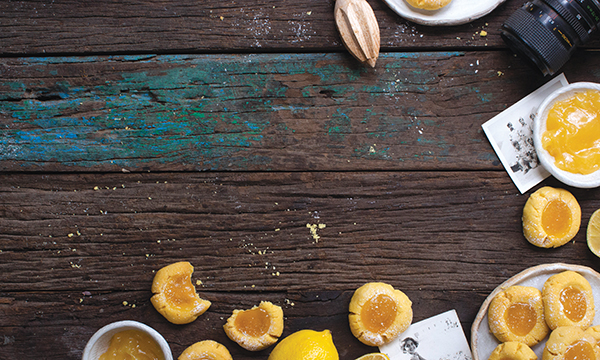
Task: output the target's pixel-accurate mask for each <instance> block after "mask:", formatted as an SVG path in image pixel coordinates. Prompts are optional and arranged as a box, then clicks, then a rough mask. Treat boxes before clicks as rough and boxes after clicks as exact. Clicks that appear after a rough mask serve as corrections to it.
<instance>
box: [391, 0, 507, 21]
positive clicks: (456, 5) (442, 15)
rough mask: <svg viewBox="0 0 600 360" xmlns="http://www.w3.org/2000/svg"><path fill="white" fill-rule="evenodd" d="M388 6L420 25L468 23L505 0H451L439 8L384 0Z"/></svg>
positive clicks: (398, 0) (487, 12)
mask: <svg viewBox="0 0 600 360" xmlns="http://www.w3.org/2000/svg"><path fill="white" fill-rule="evenodd" d="M384 1H385V2H386V3H387V4H388V6H389V7H390V8H391V9H392V10H394V12H396V14H398V15H400V16H402V17H403V18H405V19H406V20H410V21H412V22H415V23H417V24H421V25H430V26H448V25H461V24H466V23H469V22H471V21H473V20H475V19H479V18H480V17H483V16H485V15H487V14H489V13H490V12H492V10H494V9H495V8H496V7H497V6H498V5H500V4H502V3H503V2H504V1H505V0H452V2H450V4H448V5H446V6H444V7H443V8H441V9H439V10H422V9H417V8H414V7H412V6H410V5H408V3H407V2H406V1H405V0H384Z"/></svg>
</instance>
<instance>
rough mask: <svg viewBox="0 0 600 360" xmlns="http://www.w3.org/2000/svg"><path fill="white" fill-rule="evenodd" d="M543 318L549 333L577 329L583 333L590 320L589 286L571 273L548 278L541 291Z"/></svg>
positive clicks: (581, 278)
mask: <svg viewBox="0 0 600 360" xmlns="http://www.w3.org/2000/svg"><path fill="white" fill-rule="evenodd" d="M542 300H543V301H544V315H545V318H546V323H547V324H548V326H549V327H550V329H552V330H554V329H556V328H557V327H559V326H579V327H581V328H583V329H585V328H587V327H588V326H590V325H591V324H592V321H593V320H594V315H595V310H594V295H593V293H592V287H591V286H590V283H589V282H588V281H587V280H586V279H585V278H584V277H583V276H581V275H580V274H579V273H577V272H575V271H570V270H569V271H563V272H561V273H558V274H555V275H552V276H551V277H550V278H548V280H546V282H545V283H544V288H543V290H542Z"/></svg>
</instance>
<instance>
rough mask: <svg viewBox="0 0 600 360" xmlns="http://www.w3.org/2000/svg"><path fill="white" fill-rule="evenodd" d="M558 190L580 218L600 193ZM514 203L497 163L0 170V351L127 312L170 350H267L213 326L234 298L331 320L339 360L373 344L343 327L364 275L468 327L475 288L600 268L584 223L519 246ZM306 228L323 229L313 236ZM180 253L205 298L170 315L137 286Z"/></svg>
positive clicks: (66, 343) (420, 310)
mask: <svg viewBox="0 0 600 360" xmlns="http://www.w3.org/2000/svg"><path fill="white" fill-rule="evenodd" d="M545 184H548V185H553V186H561V185H560V184H559V183H557V182H555V181H553V180H552V179H549V180H547V181H546V182H545ZM96 187H97V189H96ZM570 190H572V192H573V194H574V195H575V196H576V197H577V199H578V200H579V202H580V204H581V207H582V214H583V217H582V226H583V227H585V225H586V224H587V219H588V218H589V216H590V215H591V213H592V212H593V211H594V210H596V209H597V208H600V190H598V189H594V190H581V189H570ZM526 198H527V196H522V195H517V192H516V190H515V188H514V186H513V185H512V183H511V181H510V179H509V178H508V176H507V175H506V174H505V173H503V172H500V171H494V172H478V171H473V172H363V173H360V172H359V173H352V172H341V173H336V172H323V173H321V172H311V173H283V172H278V173H182V174H178V173H161V174H154V173H149V174H147V173H146V174H144V173H140V174H55V175H51V174H2V175H0V233H1V234H2V235H1V236H0V250H1V252H0V271H1V272H2V274H4V276H2V277H0V289H2V290H1V292H0V317H1V318H2V319H3V320H2V322H0V337H1V336H3V338H4V344H3V345H2V346H0V354H1V355H2V356H7V357H11V358H23V357H26V355H25V354H28V351H31V349H32V346H34V345H36V344H37V345H36V346H34V348H35V349H36V353H40V354H42V353H43V354H47V358H48V359H78V358H79V357H80V354H81V351H82V350H83V347H84V345H85V342H86V341H87V339H88V338H89V337H90V336H91V334H93V332H94V331H95V330H97V329H98V328H99V327H101V326H103V325H105V324H107V323H109V322H112V321H117V320H123V319H135V320H139V321H142V322H145V323H147V324H149V325H151V326H153V327H155V328H157V329H158V330H159V331H160V332H161V333H163V334H164V335H165V337H166V338H167V340H169V342H170V344H171V346H172V348H173V350H174V353H175V354H176V355H178V354H179V353H180V352H181V351H182V350H183V349H184V348H185V347H186V346H188V345H190V344H191V343H193V342H195V341H198V340H202V339H207V338H211V339H215V340H218V341H221V342H223V343H224V344H226V345H227V346H228V348H229V349H230V350H231V352H232V353H233V355H234V358H235V359H238V360H240V359H242V360H243V359H264V358H265V357H266V355H267V354H268V352H269V350H266V351H264V352H261V353H256V354H251V353H249V352H245V351H242V350H241V349H240V348H239V347H237V345H235V344H233V343H232V342H231V341H229V340H228V339H227V338H226V336H225V335H224V333H223V331H222V328H221V327H222V325H223V323H224V321H225V319H226V318H227V317H228V316H229V314H230V313H231V311H232V310H233V309H234V308H244V307H246V308H247V307H249V306H251V305H253V304H255V303H257V302H259V301H260V300H270V301H273V302H275V303H277V304H280V305H282V306H283V307H284V312H285V315H286V319H287V320H286V334H289V333H291V332H293V331H296V330H299V329H302V328H312V329H324V328H329V329H331V330H332V331H333V333H334V339H335V340H336V344H337V345H338V347H339V349H340V351H341V354H342V358H348V359H351V358H356V357H358V355H361V354H364V353H367V352H369V351H372V350H373V349H371V348H368V347H365V346H363V345H361V344H360V343H359V342H358V341H357V340H355V339H354V338H353V337H352V335H351V334H350V331H349V329H348V325H347V306H348V303H349V300H350V297H351V295H352V291H353V290H354V289H356V288H357V287H358V286H360V285H361V284H362V283H364V282H367V281H385V282H388V283H391V284H393V285H394V286H396V287H398V288H400V289H402V290H403V291H405V292H406V293H407V295H409V297H410V298H411V299H412V300H413V302H414V311H415V320H420V319H424V318H427V317H429V316H432V315H435V314H437V313H440V312H443V311H446V310H450V309H453V308H455V309H457V311H458V313H459V316H460V318H461V320H462V321H463V328H464V329H465V331H466V332H467V333H468V332H469V328H470V324H471V322H472V321H473V319H474V317H475V315H476V312H477V311H478V309H479V306H480V305H481V303H482V302H483V299H484V298H485V297H486V296H487V294H489V292H491V290H492V289H493V288H494V287H495V286H497V285H498V284H500V283H501V282H503V281H504V280H506V279H507V278H508V277H510V276H512V275H514V274H516V273H518V272H519V271H522V270H523V269H525V268H527V267H529V266H533V265H538V264H540V263H551V262H567V263H577V264H581V265H587V266H591V267H593V268H595V269H596V270H600V268H599V266H598V262H597V258H595V257H594V256H593V255H592V254H591V252H590V251H589V250H588V249H587V246H586V244H585V235H584V231H583V230H582V231H580V232H579V234H578V235H577V236H576V238H575V239H574V241H573V242H570V243H569V244H567V245H565V246H563V247H561V248H558V249H552V250H547V249H538V248H535V247H533V246H531V245H529V244H528V243H527V242H526V240H525V239H524V238H523V235H522V232H521V224H520V216H521V211H522V207H523V205H524V203H525V201H526ZM307 224H310V225H314V224H324V225H325V227H323V228H318V226H317V229H316V234H317V235H318V236H319V239H318V241H317V240H316V239H315V237H314V236H313V235H314V234H311V231H310V229H309V228H307V226H306V225H307ZM182 260H187V261H190V262H191V263H192V264H193V265H194V266H195V269H196V270H195V273H194V276H193V279H194V281H196V280H200V281H201V282H202V284H201V285H199V286H198V291H199V292H200V293H201V296H203V297H206V298H207V299H209V300H211V301H212V302H213V305H212V306H211V308H210V310H209V311H208V312H207V313H206V314H205V315H203V316H202V317H201V318H200V319H199V320H197V321H196V322H194V323H192V324H191V325H188V326H174V325H171V324H169V323H168V322H166V320H164V319H163V318H162V317H161V316H160V315H159V314H157V313H156V312H155V311H154V309H153V308H152V305H151V304H150V302H149V297H150V295H151V294H150V291H149V290H150V285H151V281H152V278H153V272H154V271H155V270H156V269H158V268H160V267H162V266H164V265H166V264H169V263H172V262H175V261H182ZM278 272H279V275H277V273H278ZM123 301H126V302H127V304H126V305H124V304H123ZM292 303H293V305H292ZM134 304H135V307H133V305H134ZM57 330H60V332H59V333H58V334H57ZM39 339H54V340H53V341H52V342H43V343H39V341H38V340H39Z"/></svg>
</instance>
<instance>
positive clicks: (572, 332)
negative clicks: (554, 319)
mask: <svg viewBox="0 0 600 360" xmlns="http://www.w3.org/2000/svg"><path fill="white" fill-rule="evenodd" d="M598 358H600V347H598V346H596V339H594V337H593V336H592V335H591V334H589V333H586V332H585V331H583V329H581V328H580V327H579V326H560V327H558V328H556V329H555V330H554V331H552V332H551V333H550V336H549V337H548V340H547V341H546V346H545V347H544V352H543V353H542V359H543V360H566V359H598Z"/></svg>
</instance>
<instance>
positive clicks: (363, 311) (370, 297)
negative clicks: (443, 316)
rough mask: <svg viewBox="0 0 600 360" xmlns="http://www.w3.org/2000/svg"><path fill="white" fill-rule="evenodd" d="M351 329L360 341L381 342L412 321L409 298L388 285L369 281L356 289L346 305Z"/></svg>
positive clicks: (370, 344) (376, 343) (377, 344)
mask: <svg viewBox="0 0 600 360" xmlns="http://www.w3.org/2000/svg"><path fill="white" fill-rule="evenodd" d="M349 311H350V315H348V319H349V321H350V330H351V331H352V334H353V335H354V336H355V337H356V338H357V339H358V340H360V341H361V342H362V343H363V344H366V345H369V346H381V345H383V344H386V343H388V342H390V341H391V340H393V339H394V338H396V337H397V336H398V334H400V333H402V332H404V331H405V330H406V329H407V328H408V326H409V325H410V323H411V322H412V317H413V312H412V302H411V301H410V299H409V298H408V296H406V294H404V293H403V292H402V291H400V290H396V289H394V288H393V287H392V286H391V285H389V284H385V283H381V282H372V283H366V284H364V285H363V286H361V287H359V288H358V289H356V291H355V292H354V295H352V299H351V300H350V307H349Z"/></svg>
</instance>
